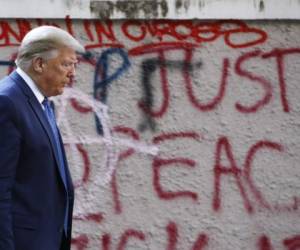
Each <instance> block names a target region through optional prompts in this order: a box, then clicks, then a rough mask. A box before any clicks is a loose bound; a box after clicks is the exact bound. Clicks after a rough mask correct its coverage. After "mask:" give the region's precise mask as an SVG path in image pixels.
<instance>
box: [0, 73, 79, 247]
mask: <svg viewBox="0 0 300 250" xmlns="http://www.w3.org/2000/svg"><path fill="white" fill-rule="evenodd" d="M54 147H55V141H54V138H53V135H52V132H51V128H50V125H49V124H48V121H47V118H46V116H45V114H44V111H43V109H42V107H41V104H40V103H39V102H38V100H37V98H36V97H35V96H34V94H33V92H32V91H31V89H30V88H29V87H28V85H27V84H26V83H25V82H24V80H23V79H22V78H21V77H20V76H19V75H18V74H17V73H16V72H13V73H11V74H10V75H9V76H7V77H5V78H4V79H3V80H2V81H1V82H0V250H58V249H59V246H60V241H61V237H62V233H63V223H64V212H65V206H66V202H67V199H69V203H70V209H69V222H70V223H69V227H68V237H67V238H68V243H69V245H70V237H71V221H72V210H73V201H74V199H73V197H74V192H73V186H72V181H71V178H70V173H69V171H68V170H67V173H66V175H67V185H66V186H65V185H64V184H63V181H62V178H61V174H60V172H59V168H58V156H57V153H56V150H54ZM63 153H64V160H65V162H66V158H65V152H63ZM66 166H67V162H66ZM67 193H68V194H67ZM67 249H68V247H67Z"/></svg>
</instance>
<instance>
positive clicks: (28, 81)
mask: <svg viewBox="0 0 300 250" xmlns="http://www.w3.org/2000/svg"><path fill="white" fill-rule="evenodd" d="M16 71H17V73H18V74H19V75H20V76H21V77H22V78H23V80H24V81H25V82H26V84H27V85H28V87H29V88H30V89H31V91H32V92H33V94H34V95H35V97H36V98H37V99H38V101H39V103H40V104H42V102H43V100H44V99H45V97H44V95H43V94H42V93H41V91H40V90H39V88H38V87H37V86H36V84H35V83H34V81H33V80H32V79H31V78H30V76H29V75H28V74H27V73H25V72H24V71H23V70H22V69H21V68H19V67H18V68H17V70H16Z"/></svg>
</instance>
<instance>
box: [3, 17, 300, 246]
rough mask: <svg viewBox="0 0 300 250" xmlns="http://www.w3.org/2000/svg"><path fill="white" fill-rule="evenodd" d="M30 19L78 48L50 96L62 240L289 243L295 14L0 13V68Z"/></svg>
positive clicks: (295, 202)
mask: <svg viewBox="0 0 300 250" xmlns="http://www.w3.org/2000/svg"><path fill="white" fill-rule="evenodd" d="M44 24H47V25H54V26H57V27H61V28H63V29H65V30H67V31H68V32H69V33H70V34H71V35H73V36H75V37H76V38H78V39H79V40H81V42H82V43H83V44H84V45H85V48H86V49H87V52H86V53H85V54H82V55H79V63H78V68H77V71H78V74H77V77H76V78H75V79H74V80H73V81H72V83H70V85H69V86H68V87H67V88H66V89H65V92H64V94H63V95H62V96H58V97H55V98H53V102H54V104H55V107H56V114H57V121H58V125H59V126H60V128H61V131H62V135H63V139H64V143H65V147H66V152H67V155H68V160H69V162H70V166H71V172H72V176H73V177H74V178H73V180H74V184H75V192H76V200H75V209H74V226H73V228H74V231H73V239H72V249H74V250H86V249H91V250H93V249H103V250H129V249H141V250H142V249H166V250H178V249H180V250H181V249H182V250H211V249H214V250H229V249H257V250H275V249H284V250H294V249H298V248H299V242H300V240H299V239H300V238H299V237H300V236H299V230H300V228H299V226H298V224H299V223H298V224H297V223H295V222H296V221H297V218H298V213H299V210H300V197H299V194H298V187H299V185H298V183H299V168H298V164H297V163H298V162H299V160H300V156H299V146H298V145H300V141H299V136H298V135H299V133H300V130H299V128H300V126H299V104H298V100H299V98H300V96H299V93H300V92H299V77H300V75H299V70H298V68H299V62H300V61H299V60H300V57H299V54H300V48H299V47H298V46H299V42H300V41H299V36H296V35H295V34H296V33H297V31H298V30H299V25H298V24H296V23H290V24H288V25H287V24H286V23H281V22H279V23H277V22H275V23H273V22H270V23H269V24H265V23H261V22H243V21H236V20H230V21H207V22H203V21H201V22H200V21H197V20H174V21H171V20H153V21H143V20H120V21H111V20H104V21H99V20H72V19H71V18H70V17H69V16H67V17H66V18H65V20H55V19H51V20H44V19H36V20H21V19H18V20H9V21H8V20H1V21H0V28H1V32H0V48H1V52H2V53H1V55H2V57H1V58H0V73H1V74H2V75H3V76H4V75H7V74H9V73H10V72H11V71H12V70H14V69H15V65H14V60H15V58H16V51H17V47H18V46H19V44H20V42H21V40H22V38H23V37H24V35H25V34H26V32H27V31H28V30H30V29H31V28H33V27H36V26H40V25H44ZM294 33H295V34H294ZM76 202H77V203H76Z"/></svg>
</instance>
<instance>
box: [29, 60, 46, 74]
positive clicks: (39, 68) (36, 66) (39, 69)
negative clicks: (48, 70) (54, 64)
mask: <svg viewBox="0 0 300 250" xmlns="http://www.w3.org/2000/svg"><path fill="white" fill-rule="evenodd" d="M32 68H33V70H34V71H35V72H36V73H43V70H44V61H43V59H42V58H41V57H36V58H33V60H32Z"/></svg>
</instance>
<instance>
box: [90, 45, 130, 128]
mask: <svg viewBox="0 0 300 250" xmlns="http://www.w3.org/2000/svg"><path fill="white" fill-rule="evenodd" d="M114 54H117V55H118V56H120V57H121V59H122V65H120V66H119V67H118V68H117V69H116V70H115V72H113V73H112V74H111V75H108V69H109V66H110V65H109V62H110V57H111V56H112V55H114ZM129 66H130V63H129V60H128V58H127V55H126V53H125V52H124V51H123V50H121V49H117V48H116V49H108V50H106V51H105V52H103V53H102V54H101V56H100V58H99V60H98V62H97V64H96V69H95V75H94V98H95V99H97V100H100V101H101V102H103V103H106V101H107V86H108V85H109V84H110V83H111V82H112V81H113V80H115V79H116V78H118V77H119V76H120V75H121V74H122V73H123V71H125V70H126V69H127V68H128V67H129ZM96 125H97V129H98V133H99V134H102V133H103V131H102V125H101V122H100V121H99V119H98V118H97V117H96Z"/></svg>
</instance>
